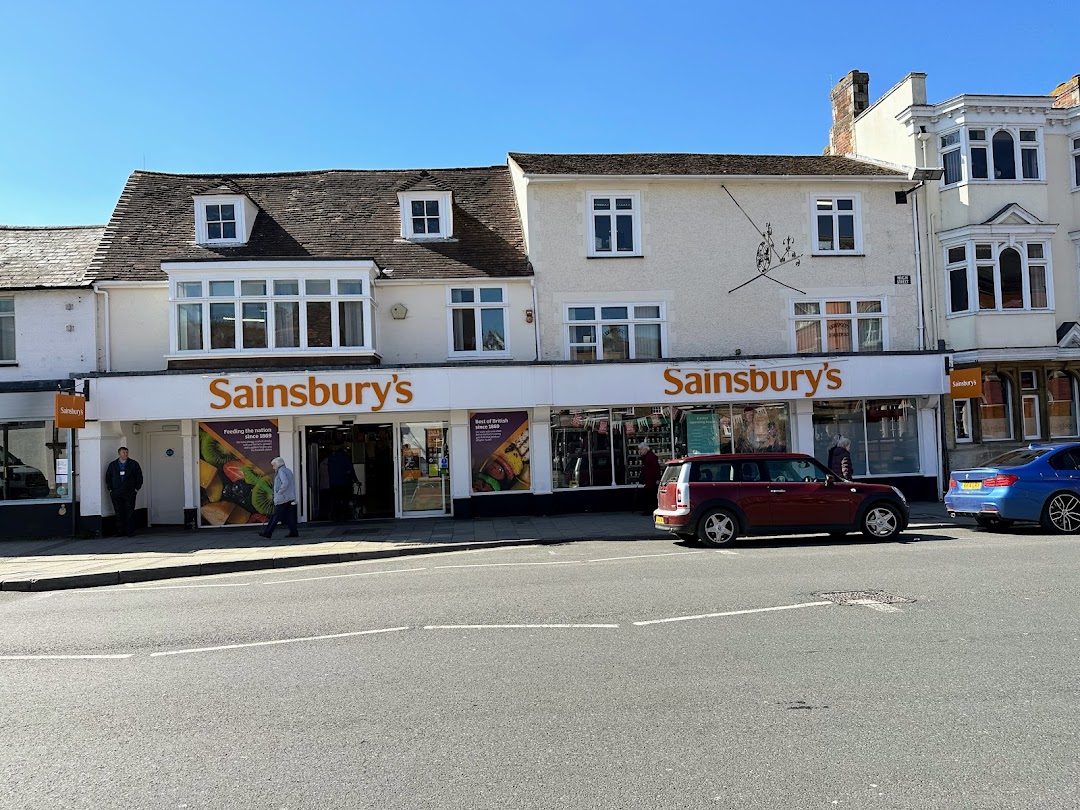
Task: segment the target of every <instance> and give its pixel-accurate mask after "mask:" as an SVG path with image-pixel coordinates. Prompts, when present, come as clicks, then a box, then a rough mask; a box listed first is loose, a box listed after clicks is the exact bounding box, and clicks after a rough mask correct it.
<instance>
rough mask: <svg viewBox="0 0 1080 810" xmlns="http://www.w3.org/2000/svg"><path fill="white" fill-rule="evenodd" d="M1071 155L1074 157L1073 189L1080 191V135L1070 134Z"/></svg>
mask: <svg viewBox="0 0 1080 810" xmlns="http://www.w3.org/2000/svg"><path fill="white" fill-rule="evenodd" d="M1069 145H1070V146H1072V149H1071V150H1069V156H1070V157H1071V158H1072V190H1073V191H1080V135H1070V136H1069Z"/></svg>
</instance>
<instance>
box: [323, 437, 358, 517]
mask: <svg viewBox="0 0 1080 810" xmlns="http://www.w3.org/2000/svg"><path fill="white" fill-rule="evenodd" d="M326 466H327V474H328V475H329V476H330V504H331V507H330V519H331V520H349V519H350V518H351V517H352V496H353V487H354V486H355V485H356V484H359V483H360V479H359V478H357V477H356V470H355V469H353V461H352V456H350V455H349V451H348V450H346V449H345V448H344V447H338V448H337V449H336V450H335V451H334V452H333V453H331V454H330V459H329V461H328V462H327V465H326Z"/></svg>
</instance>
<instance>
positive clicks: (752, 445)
mask: <svg viewBox="0 0 1080 810" xmlns="http://www.w3.org/2000/svg"><path fill="white" fill-rule="evenodd" d="M756 413H757V410H756V409H755V408H753V407H751V406H749V405H748V406H746V407H745V408H743V412H742V416H741V417H740V418H739V419H738V420H737V421H736V423H735V452H736V453H756V452H758V446H757V432H756V430H755V428H754V416H755V414H756Z"/></svg>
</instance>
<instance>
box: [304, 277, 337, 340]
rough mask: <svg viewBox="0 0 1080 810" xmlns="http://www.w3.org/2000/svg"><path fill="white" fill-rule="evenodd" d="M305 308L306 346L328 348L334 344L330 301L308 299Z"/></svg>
mask: <svg viewBox="0 0 1080 810" xmlns="http://www.w3.org/2000/svg"><path fill="white" fill-rule="evenodd" d="M309 283H310V282H309ZM306 309H307V345H308V348H309V349H316V348H321V349H329V348H330V347H331V346H333V345H334V341H333V335H334V333H333V331H332V330H331V325H330V302H329V301H308V302H307V307H306Z"/></svg>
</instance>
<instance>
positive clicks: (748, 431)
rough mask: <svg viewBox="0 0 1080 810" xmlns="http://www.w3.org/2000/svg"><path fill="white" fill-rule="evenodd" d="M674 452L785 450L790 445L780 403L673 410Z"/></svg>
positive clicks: (787, 423)
mask: <svg viewBox="0 0 1080 810" xmlns="http://www.w3.org/2000/svg"><path fill="white" fill-rule="evenodd" d="M674 433H675V454H676V456H694V455H701V454H706V453H731V452H735V453H786V452H788V450H789V449H790V448H791V428H790V419H789V412H788V406H787V405H786V404H783V403H776V404H771V403H769V404H759V403H746V404H735V405H714V406H707V407H700V406H692V407H688V408H680V409H677V411H676V413H675V414H674Z"/></svg>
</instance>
